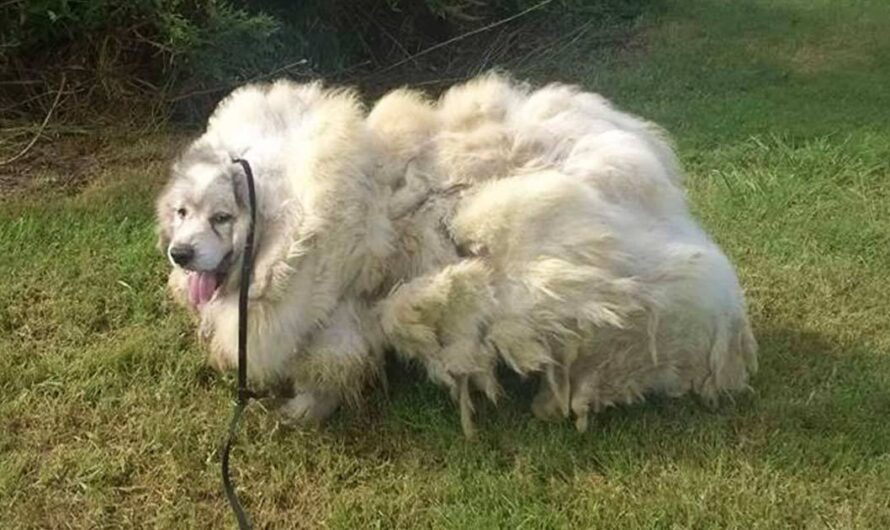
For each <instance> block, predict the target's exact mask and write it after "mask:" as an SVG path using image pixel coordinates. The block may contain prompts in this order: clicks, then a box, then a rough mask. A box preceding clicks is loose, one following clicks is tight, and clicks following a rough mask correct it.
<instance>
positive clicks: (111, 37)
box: [0, 0, 642, 116]
mask: <svg viewBox="0 0 890 530" xmlns="http://www.w3.org/2000/svg"><path fill="white" fill-rule="evenodd" d="M641 1H642V0H553V1H552V2H550V3H549V4H547V6H546V8H547V9H546V10H544V9H540V10H539V12H545V11H547V12H549V13H561V14H569V15H571V16H576V17H581V18H591V17H599V18H603V17H607V16H618V17H622V16H625V13H629V14H630V15H629V16H634V15H635V14H636V13H637V12H639V4H640V2H641ZM538 4H540V1H536V0H501V1H493V2H485V1H482V0H423V1H417V0H303V1H291V0H30V1H29V0H11V1H6V2H0V72H2V73H0V76H2V79H0V90H2V92H0V106H2V107H4V108H7V109H13V110H14V111H16V112H18V113H20V114H22V115H29V114H38V113H42V112H46V110H47V107H48V105H49V103H50V102H52V101H53V100H54V95H55V92H56V91H57V90H58V89H59V87H60V86H61V85H62V81H63V78H64V80H65V90H64V96H65V97H64V98H63V100H62V101H63V102H64V106H65V108H66V109H67V110H68V111H69V112H76V111H78V110H84V109H88V110H89V112H95V111H96V109H110V110H114V109H128V110H130V109H146V108H148V109H153V110H155V111H160V112H164V113H167V112H168V111H169V110H170V109H171V103H175V105H173V106H172V108H174V109H176V110H178V111H180V112H184V113H185V115H187V116H195V115H200V114H202V113H204V112H206V109H207V108H208V107H209V105H211V104H212V103H213V101H215V100H216V99H217V98H218V97H219V96H220V95H221V94H222V93H224V92H225V91H226V90H228V89H229V88H231V87H232V86H234V85H236V84H238V83H242V82H244V81H247V80H252V79H257V78H260V77H264V76H270V75H273V74H274V75H291V76H320V75H325V76H333V77H338V76H340V77H342V76H344V75H346V74H348V73H354V72H356V71H358V70H361V69H364V70H366V71H368V70H373V69H375V68H380V67H382V66H385V65H388V64H392V63H394V62H398V61H401V60H405V59H406V58H407V57H411V56H412V55H414V54H416V53H418V52H420V51H421V50H424V49H427V48H429V47H430V46H433V45H435V44H436V43H440V42H444V41H446V40H448V39H450V38H453V37H454V36H456V35H460V34H462V33H463V32H467V31H471V30H473V29H476V28H480V27H484V26H486V25H487V24H491V23H492V22H494V21H498V20H501V19H503V18H505V17H509V16H511V15H514V14H517V13H520V12H522V11H524V10H526V9H529V8H532V7H535V6H537V5H538ZM413 66H416V63H413ZM122 103H123V104H122Z"/></svg>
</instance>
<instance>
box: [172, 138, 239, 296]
mask: <svg viewBox="0 0 890 530" xmlns="http://www.w3.org/2000/svg"><path fill="white" fill-rule="evenodd" d="M245 179H246V177H245V175H244V171H243V169H242V168H241V166H240V165H238V164H234V163H233V162H232V160H231V159H230V158H229V155H228V154H227V153H224V152H221V151H218V150H216V149H214V148H212V147H211V146H210V145H208V144H206V143H202V142H201V141H200V140H199V141H198V142H196V143H194V144H193V145H192V146H191V147H189V148H188V149H187V150H186V151H185V152H184V153H183V155H182V156H181V157H180V158H179V160H178V161H177V162H176V163H175V164H174V165H173V169H172V178H171V180H170V183H169V184H168V185H167V187H166V189H165V190H164V191H163V192H162V194H161V196H160V198H159V199H158V201H157V219H158V246H159V248H160V250H161V251H162V252H164V253H165V254H166V256H167V258H168V259H169V260H170V263H171V264H172V265H173V267H174V273H178V274H180V275H182V274H184V275H185V279H186V281H184V282H179V283H178V284H175V283H171V285H172V287H173V289H178V290H180V291H184V292H180V293H178V294H180V295H181V296H182V298H183V299H185V300H187V301H188V302H189V304H190V305H191V306H192V307H194V308H201V307H202V306H203V305H204V304H206V303H207V302H209V301H210V300H211V299H212V298H213V297H214V296H215V295H216V294H217V292H218V291H219V290H220V289H221V288H222V286H224V285H225V284H226V282H225V280H226V278H227V277H228V276H229V274H230V272H231V271H232V270H234V268H235V267H236V265H237V264H238V263H240V259H241V253H242V249H243V245H244V240H245V238H246V236H247V230H248V227H249V223H250V219H249V206H247V204H246V201H247V186H246V180H245Z"/></svg>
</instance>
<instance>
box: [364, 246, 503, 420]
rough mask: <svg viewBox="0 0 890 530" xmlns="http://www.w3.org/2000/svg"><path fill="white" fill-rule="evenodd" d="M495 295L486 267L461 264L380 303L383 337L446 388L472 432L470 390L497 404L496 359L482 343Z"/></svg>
mask: <svg viewBox="0 0 890 530" xmlns="http://www.w3.org/2000/svg"><path fill="white" fill-rule="evenodd" d="M493 307H494V296H493V293H492V289H491V287H490V272H489V270H488V267H487V266H486V265H485V264H484V263H483V262H481V261H479V260H474V259H470V260H465V261H462V262H459V263H456V264H454V265H450V266H448V267H445V268H444V269H442V270H440V271H437V272H435V273H431V274H428V275H426V276H421V277H419V278H416V279H414V280H412V281H411V282H409V283H407V284H405V285H402V286H400V287H399V288H398V289H396V290H395V291H394V292H393V293H392V294H391V295H390V296H389V297H387V298H386V299H385V300H383V301H382V302H381V303H380V307H379V309H380V317H381V324H382V328H383V332H384V334H385V336H386V338H387V340H388V342H389V343H390V344H391V345H392V346H393V347H394V349H395V350H396V352H397V353H398V354H399V355H400V356H402V357H403V358H406V359H412V360H416V361H419V362H420V363H421V364H422V365H423V366H424V367H425V368H426V370H427V373H428V374H429V376H430V378H431V379H432V380H433V381H435V382H437V383H440V384H442V385H444V386H446V387H448V388H449V390H450V392H451V396H452V397H453V398H454V399H455V401H457V402H458V404H459V405H460V410H461V424H462V426H463V429H464V433H465V434H466V435H467V436H471V435H472V433H473V422H472V413H473V405H472V401H471V391H472V390H473V389H474V388H475V389H476V390H479V391H481V392H482V393H484V394H485V395H486V396H487V397H488V398H489V399H491V400H492V401H495V400H496V399H497V396H498V394H499V393H500V386H499V385H498V384H497V380H496V379H495V374H494V369H495V364H496V362H497V355H496V354H495V352H494V350H493V349H492V348H491V347H490V345H488V344H486V343H485V342H484V341H483V335H484V332H485V328H486V327H487V325H488V321H489V319H490V315H491V313H492V309H493Z"/></svg>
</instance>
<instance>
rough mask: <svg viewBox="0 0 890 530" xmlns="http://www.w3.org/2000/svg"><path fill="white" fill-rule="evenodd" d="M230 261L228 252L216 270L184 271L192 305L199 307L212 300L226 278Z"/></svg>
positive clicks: (230, 256) (230, 257) (230, 255)
mask: <svg viewBox="0 0 890 530" xmlns="http://www.w3.org/2000/svg"><path fill="white" fill-rule="evenodd" d="M231 261H232V253H231V252H229V253H228V254H227V255H226V257H225V258H223V260H222V263H220V266H219V267H217V269H216V270H212V271H186V273H187V274H188V300H189V304H191V305H192V307H195V308H198V309H201V307H203V306H204V304H206V303H207V302H209V301H211V300H213V297H214V296H216V292H217V291H218V290H219V287H220V286H221V285H222V284H223V282H224V281H225V279H226V273H227V271H228V270H229V266H230V265H231Z"/></svg>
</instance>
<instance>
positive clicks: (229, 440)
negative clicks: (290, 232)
mask: <svg viewBox="0 0 890 530" xmlns="http://www.w3.org/2000/svg"><path fill="white" fill-rule="evenodd" d="M232 163H234V164H240V165H241V167H242V168H243V169H244V175H245V176H246V177H247V199H248V203H249V204H250V226H249V227H248V230H247V241H245V243H244V258H243V259H242V260H241V286H240V289H239V291H238V401H237V403H236V404H235V408H234V410H233V412H232V420H231V421H230V422H229V431H228V434H227V435H226V439H225V442H224V443H223V447H222V458H221V464H222V480H223V489H224V490H225V492H226V498H227V499H228V500H229V505H230V506H231V507H232V511H233V512H235V518H236V519H238V528H240V529H241V530H249V529H250V528H251V525H250V521H249V520H248V518H247V514H246V513H244V508H242V507H241V501H239V500H238V494H237V493H236V492H235V485H234V484H233V483H232V477H231V476H230V474H229V453H230V452H231V450H232V444H233V443H234V439H235V432H236V431H237V430H238V422H239V421H240V420H241V414H242V413H243V412H244V409H245V408H246V407H247V404H248V403H249V402H250V399H251V398H253V397H255V395H254V394H253V392H251V391H250V389H248V388H247V293H248V290H249V289H250V275H251V271H252V270H253V238H254V227H255V225H256V190H255V188H254V185H253V171H251V169H250V164H249V163H248V162H247V160H244V159H242V158H235V159H233V160H232Z"/></svg>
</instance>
